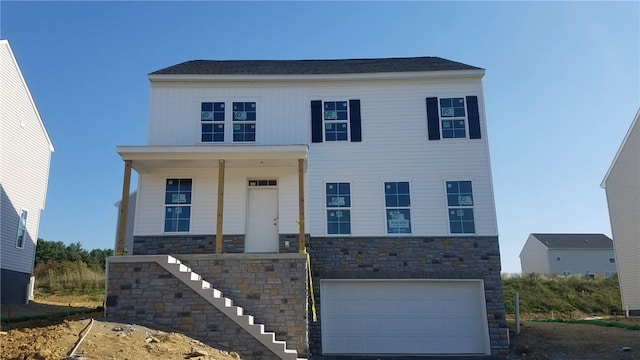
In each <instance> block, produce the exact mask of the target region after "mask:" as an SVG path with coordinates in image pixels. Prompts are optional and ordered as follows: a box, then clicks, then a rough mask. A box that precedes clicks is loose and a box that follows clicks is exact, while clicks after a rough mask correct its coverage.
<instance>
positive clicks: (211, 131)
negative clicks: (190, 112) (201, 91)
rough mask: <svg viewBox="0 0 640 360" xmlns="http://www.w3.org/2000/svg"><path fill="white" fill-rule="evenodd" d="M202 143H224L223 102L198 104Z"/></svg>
mask: <svg viewBox="0 0 640 360" xmlns="http://www.w3.org/2000/svg"><path fill="white" fill-rule="evenodd" d="M200 122H201V128H202V135H201V139H200V141H202V142H224V102H203V103H201V104H200Z"/></svg>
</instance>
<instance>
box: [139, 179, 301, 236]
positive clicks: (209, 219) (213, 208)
mask: <svg viewBox="0 0 640 360" xmlns="http://www.w3.org/2000/svg"><path fill="white" fill-rule="evenodd" d="M167 178H191V179H193V187H192V192H193V193H192V205H191V223H190V230H189V234H193V235H213V234H215V233H216V216H217V204H218V199H217V197H218V196H217V192H218V169H217V168H210V169H167V170H166V171H163V172H162V173H153V174H142V175H140V177H139V188H138V194H137V206H136V210H135V211H136V216H135V219H136V220H135V221H136V224H135V227H134V235H137V236H140V235H159V234H162V233H163V227H164V189H165V183H166V179H167ZM249 179H277V180H278V188H279V189H280V190H279V191H278V197H279V198H278V204H279V218H280V220H279V231H280V233H282V234H297V232H298V225H297V222H296V221H297V220H298V173H297V168H293V167H291V168H275V167H274V168H269V167H264V168H234V167H227V168H226V169H225V189H224V194H225V195H224V196H225V198H224V218H223V225H222V228H223V232H224V233H225V234H244V233H245V225H246V212H247V181H248V180H249Z"/></svg>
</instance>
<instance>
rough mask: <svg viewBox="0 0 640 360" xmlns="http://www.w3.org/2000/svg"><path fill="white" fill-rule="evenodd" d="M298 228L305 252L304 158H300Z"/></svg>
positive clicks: (300, 247)
mask: <svg viewBox="0 0 640 360" xmlns="http://www.w3.org/2000/svg"><path fill="white" fill-rule="evenodd" d="M298 229H299V231H300V234H299V235H298V236H299V239H298V240H299V245H298V249H299V250H300V252H301V253H303V252H305V251H306V248H305V231H304V159H298Z"/></svg>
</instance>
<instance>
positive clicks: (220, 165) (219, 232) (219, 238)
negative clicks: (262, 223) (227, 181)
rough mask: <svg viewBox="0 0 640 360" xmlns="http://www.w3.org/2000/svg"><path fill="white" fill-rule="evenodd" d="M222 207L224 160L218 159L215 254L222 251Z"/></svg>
mask: <svg viewBox="0 0 640 360" xmlns="http://www.w3.org/2000/svg"><path fill="white" fill-rule="evenodd" d="M223 209H224V160H218V219H217V222H216V254H220V253H222V220H223V217H222V212H223Z"/></svg>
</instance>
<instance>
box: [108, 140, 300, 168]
mask: <svg viewBox="0 0 640 360" xmlns="http://www.w3.org/2000/svg"><path fill="white" fill-rule="evenodd" d="M308 150H309V147H308V146H307V145H192V146H169V145H167V146H118V147H117V151H118V154H120V156H121V157H122V160H125V161H126V160H131V167H132V168H133V169H135V170H136V171H137V172H138V173H142V174H144V173H149V172H151V171H152V170H153V169H161V168H200V167H210V168H211V167H217V166H218V163H219V161H220V160H225V166H227V167H293V166H297V165H298V159H306V158H307V152H308Z"/></svg>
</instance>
